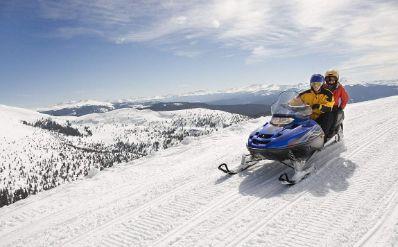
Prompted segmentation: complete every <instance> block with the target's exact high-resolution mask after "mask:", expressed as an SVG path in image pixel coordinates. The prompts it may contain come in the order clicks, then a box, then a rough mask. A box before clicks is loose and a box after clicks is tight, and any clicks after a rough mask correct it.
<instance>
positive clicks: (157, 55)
mask: <svg viewBox="0 0 398 247" xmlns="http://www.w3.org/2000/svg"><path fill="white" fill-rule="evenodd" d="M397 16H398V2H397V1H357V0H353V1H345V0H344V1H343V0H335V1H315V0H302V1H299V0H296V1H267V0H261V1H249V0H239V1H233V0H217V1H179V0H174V1H168V0H164V1H154V0H147V1H127V0H117V1H104V0H97V1H83V0H69V1H46V0H37V1H22V0H21V1H19V0H17V1H5V2H1V3H0V38H1V46H0V54H1V56H0V74H1V77H0V104H7V105H15V106H24V107H32V108H34V107H39V106H46V105H50V104H54V103H59V102H64V101H70V100H79V99H96V100H115V99H120V98H134V97H143V96H144V97H145V96H155V95H163V94H173V93H182V92H189V91H195V90H202V89H203V90H215V89H224V88H231V87H241V86H246V85H249V84H268V83H280V84H290V83H298V82H305V81H307V80H308V78H309V77H310V76H311V74H313V73H323V72H324V71H325V70H326V69H329V68H337V69H338V70H340V72H341V74H342V77H344V78H346V79H347V80H354V81H360V80H376V79H393V78H397V76H395V74H396V71H398V45H397V43H398V31H397V30H398V28H397V27H398V18H397Z"/></svg>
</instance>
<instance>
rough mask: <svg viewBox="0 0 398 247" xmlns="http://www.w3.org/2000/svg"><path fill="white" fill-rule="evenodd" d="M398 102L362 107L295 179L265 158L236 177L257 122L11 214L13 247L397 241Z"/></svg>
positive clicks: (6, 234) (350, 111)
mask: <svg viewBox="0 0 398 247" xmlns="http://www.w3.org/2000/svg"><path fill="white" fill-rule="evenodd" d="M397 105H398V97H396V96H395V97H389V98H384V99H379V100H375V101H368V102H364V103H357V104H351V105H349V106H348V108H347V110H346V120H345V140H344V142H342V143H339V144H335V145H332V146H329V147H328V148H326V149H325V150H323V151H322V152H321V153H318V154H317V156H316V157H315V159H314V162H315V165H316V168H317V171H316V174H314V175H313V176H311V177H309V178H307V179H306V180H304V181H302V182H301V183H299V184H297V185H295V186H293V187H286V186H284V185H281V184H280V183H279V182H278V181H277V177H278V175H279V174H281V173H282V172H283V171H284V170H285V169H287V168H285V167H284V166H282V165H280V164H278V163H275V162H262V163H260V164H258V165H256V166H254V167H252V169H250V170H248V171H247V172H245V173H243V174H241V175H236V176H233V177H228V176H224V175H223V174H221V173H220V172H219V171H218V170H217V169H216V167H217V165H218V164H219V163H220V162H229V163H230V164H237V163H238V162H239V160H240V153H241V152H244V151H245V142H246V138H247V136H248V134H249V133H250V132H251V131H252V130H253V129H255V128H257V127H258V126H259V125H261V124H262V123H263V122H264V121H265V120H266V118H260V119H256V120H250V121H248V122H246V123H244V124H241V125H234V126H231V127H229V128H227V129H225V130H224V131H223V132H222V133H221V134H220V133H216V134H213V135H210V136H206V137H201V138H199V139H197V140H193V141H191V142H186V143H185V144H183V145H179V146H177V147H174V148H170V149H168V150H163V151H162V152H159V153H157V154H155V155H153V156H148V157H145V158H142V159H139V160H136V161H134V162H131V163H129V164H126V165H124V166H119V167H116V168H111V169H106V170H105V171H103V172H101V173H100V174H98V175H97V176H95V177H93V178H92V179H87V180H82V181H79V182H76V183H73V184H68V185H63V186H61V187H58V188H56V189H53V190H50V191H47V192H44V193H41V194H39V195H36V196H31V197H29V198H28V199H26V200H23V201H20V202H17V203H15V204H13V205H10V206H6V207H3V208H1V209H0V239H1V242H0V245H2V246H16V245H20V246H193V245H196V246H237V245H238V246H391V245H394V244H398V242H397V241H398V240H397V238H398V233H397V231H398V217H397V215H398V211H397V210H398V209H397V202H398V193H397V192H398V184H397V180H398V169H397V162H398V153H397V149H398V148H397V147H398V144H397V142H396V140H397V139H398V131H397V128H396V123H397V122H398V110H397Z"/></svg>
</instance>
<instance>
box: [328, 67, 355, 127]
mask: <svg viewBox="0 0 398 247" xmlns="http://www.w3.org/2000/svg"><path fill="white" fill-rule="evenodd" d="M322 87H323V88H326V89H329V90H330V91H331V92H332V93H333V97H334V106H333V110H332V114H331V122H332V126H333V125H334V123H335V122H336V121H337V116H338V114H342V115H343V116H344V112H343V110H344V108H345V106H346V105H347V103H348V100H349V99H350V96H349V95H348V93H347V91H346V90H345V89H344V87H343V85H341V83H340V82H339V72H338V71H337V70H335V69H330V70H328V71H326V73H325V83H324V84H323V85H322Z"/></svg>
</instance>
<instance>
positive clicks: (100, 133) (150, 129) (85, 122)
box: [0, 106, 246, 207]
mask: <svg viewBox="0 0 398 247" xmlns="http://www.w3.org/2000/svg"><path fill="white" fill-rule="evenodd" d="M0 116H1V118H0V140H1V142H0V150H1V152H0V207H1V206H3V205H6V204H9V203H12V202H14V201H17V200H20V199H23V198H25V197H27V196H28V195H30V194H36V193H38V192H41V191H43V190H48V189H51V188H54V187H57V186H59V185H61V184H64V183H68V182H72V181H75V180H77V179H80V178H83V177H85V176H87V175H90V176H91V175H93V174H95V173H96V172H98V170H102V169H104V168H106V167H111V166H113V165H114V164H115V163H121V162H127V161H131V160H134V159H137V158H141V157H144V156H146V155H149V154H151V153H154V152H156V151H158V150H163V149H167V148H169V147H172V146H175V145H177V144H179V143H181V142H183V141H185V142H187V141H188V140H189V138H196V137H198V136H202V135H207V134H210V133H212V132H214V131H217V130H219V129H222V128H225V127H228V126H230V125H232V124H235V123H238V122H241V121H243V120H246V118H245V117H243V116H240V115H236V114H229V113H225V112H220V111H210V110H205V109H193V110H181V111H172V112H167V113H158V112H153V111H150V110H142V111H139V110H136V109H121V110H115V111H112V112H107V113H101V114H90V115H86V116H84V117H80V118H79V117H53V118H52V119H51V120H48V118H49V117H50V116H48V115H44V114H40V113H37V112H34V111H29V110H24V109H20V108H13V107H7V106H0ZM41 119H45V121H38V120H41ZM23 122H24V123H25V124H24V123H23ZM43 122H44V123H45V124H43ZM47 123H48V124H47ZM44 125H45V126H44ZM34 126H36V127H34ZM54 126H55V127H54ZM62 126H65V127H62ZM67 126H69V127H67ZM39 127H41V128H39ZM43 127H45V128H50V129H52V130H54V131H50V130H47V129H42V128H43ZM59 129H61V130H64V131H63V132H62V133H74V135H72V136H70V135H65V134H62V133H59V132H56V131H57V130H59Z"/></svg>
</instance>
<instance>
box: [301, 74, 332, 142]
mask: <svg viewBox="0 0 398 247" xmlns="http://www.w3.org/2000/svg"><path fill="white" fill-rule="evenodd" d="M324 81H325V78H324V77H323V75H320V74H314V75H312V76H311V80H310V85H311V89H308V90H306V91H304V92H302V93H300V94H299V97H300V99H301V100H302V101H303V102H304V103H305V104H307V105H310V106H311V108H312V114H311V118H312V119H313V120H315V121H316V122H317V123H318V124H319V125H320V126H321V128H322V130H323V132H324V133H325V141H326V138H327V133H329V131H330V128H331V127H332V122H331V119H330V118H331V111H332V108H333V105H334V99H333V93H332V92H330V91H329V90H328V89H326V88H323V87H322V84H323V83H324Z"/></svg>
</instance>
